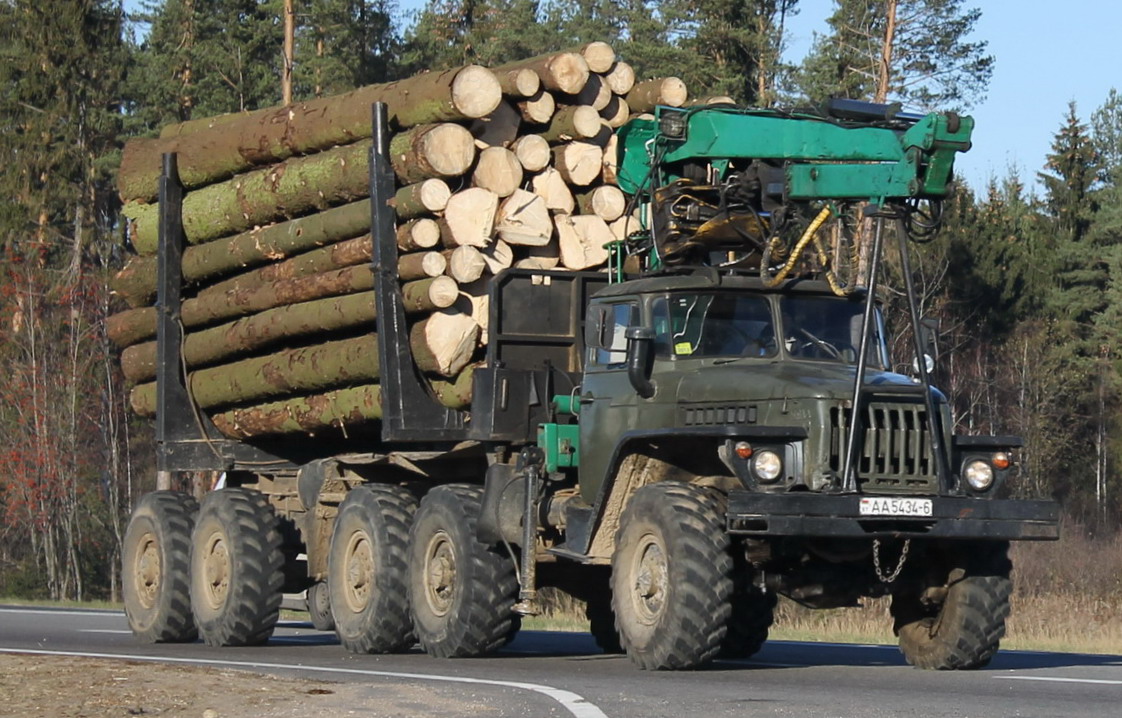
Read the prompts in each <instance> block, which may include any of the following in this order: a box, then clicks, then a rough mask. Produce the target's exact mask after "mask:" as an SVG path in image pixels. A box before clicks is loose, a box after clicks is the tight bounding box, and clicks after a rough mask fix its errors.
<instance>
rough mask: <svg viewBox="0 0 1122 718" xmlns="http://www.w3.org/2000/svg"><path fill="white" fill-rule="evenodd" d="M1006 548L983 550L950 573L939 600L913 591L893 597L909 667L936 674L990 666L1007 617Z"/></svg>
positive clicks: (1010, 587) (897, 627)
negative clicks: (926, 598) (940, 671)
mask: <svg viewBox="0 0 1122 718" xmlns="http://www.w3.org/2000/svg"><path fill="white" fill-rule="evenodd" d="M1006 551H1007V545H1005V544H1001V545H999V547H998V548H997V549H987V548H985V547H984V548H982V549H980V550H977V552H976V553H974V555H973V556H972V559H971V561H970V562H969V564H970V565H968V566H966V567H965V568H958V569H955V570H953V571H951V573H950V579H949V582H948V585H947V587H946V591H945V595H944V596H943V598H942V600H941V601H938V602H936V601H932V600H927V601H924V600H921V597H920V594H917V593H914V592H908V593H899V594H895V595H893V597H892V608H891V610H892V617H893V619H894V624H895V625H894V630H895V632H896V634H897V635H898V636H899V639H900V651H901V652H902V653H903V654H904V658H905V659H906V660H907V661H908V663H910V664H912V665H913V666H916V667H917V668H925V669H932V670H969V669H974V668H982V667H984V666H986V665H987V664H988V663H989V662H990V659H992V658H993V656H994V654H996V653H997V650H998V647H999V645H1000V643H1001V638H1002V637H1003V636H1004V635H1005V619H1006V618H1008V616H1009V596H1010V594H1011V593H1012V591H1013V584H1012V582H1011V581H1010V580H1009V573H1010V569H1011V564H1010V563H1009V560H1008V558H1007V557H1006Z"/></svg>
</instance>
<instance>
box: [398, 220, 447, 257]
mask: <svg viewBox="0 0 1122 718" xmlns="http://www.w3.org/2000/svg"><path fill="white" fill-rule="evenodd" d="M396 241H397V248H398V249H400V250H401V251H402V252H415V251H416V250H418V249H430V248H432V247H435V246H436V245H438V244H440V225H439V224H437V223H436V220H435V219H429V218H428V217H419V218H417V219H411V220H409V221H407V222H406V223H405V224H401V225H398V227H397V240H396Z"/></svg>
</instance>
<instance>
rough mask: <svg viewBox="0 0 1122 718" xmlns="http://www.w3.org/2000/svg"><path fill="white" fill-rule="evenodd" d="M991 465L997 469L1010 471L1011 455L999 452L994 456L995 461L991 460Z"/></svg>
mask: <svg viewBox="0 0 1122 718" xmlns="http://www.w3.org/2000/svg"><path fill="white" fill-rule="evenodd" d="M990 463H991V464H993V466H994V468H995V469H1008V468H1009V454H1006V453H1005V452H1004V451H999V452H997V453H996V454H994V455H993V459H991V460H990Z"/></svg>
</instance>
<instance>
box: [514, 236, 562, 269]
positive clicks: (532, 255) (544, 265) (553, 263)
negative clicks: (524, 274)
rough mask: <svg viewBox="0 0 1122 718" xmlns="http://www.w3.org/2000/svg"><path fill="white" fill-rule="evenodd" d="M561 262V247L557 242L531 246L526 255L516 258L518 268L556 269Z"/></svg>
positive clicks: (515, 264) (515, 263)
mask: <svg viewBox="0 0 1122 718" xmlns="http://www.w3.org/2000/svg"><path fill="white" fill-rule="evenodd" d="M560 262H561V254H560V249H558V247H557V243H556V242H550V243H549V244H547V245H545V246H542V247H529V248H528V252H527V253H526V256H525V257H523V258H522V259H519V260H516V261H515V262H514V266H515V267H517V268H518V269H554V268H556V267H557V265H558V264H559V263H560Z"/></svg>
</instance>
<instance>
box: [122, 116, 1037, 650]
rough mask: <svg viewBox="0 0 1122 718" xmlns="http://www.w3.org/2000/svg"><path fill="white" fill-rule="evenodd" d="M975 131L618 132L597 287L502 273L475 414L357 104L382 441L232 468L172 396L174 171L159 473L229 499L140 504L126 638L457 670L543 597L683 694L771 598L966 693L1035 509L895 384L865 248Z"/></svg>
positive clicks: (923, 196)
mask: <svg viewBox="0 0 1122 718" xmlns="http://www.w3.org/2000/svg"><path fill="white" fill-rule="evenodd" d="M971 128H972V122H971V120H970V118H968V117H958V116H955V115H945V114H932V115H926V116H922V117H921V116H909V115H903V114H899V113H894V112H893V111H892V108H885V107H883V106H874V105H867V104H863V103H847V104H837V105H835V106H834V107H833V108H832V110H831V112H830V113H826V114H823V115H821V116H814V115H791V114H782V113H778V112H772V111H759V110H744V109H737V108H732V107H724V106H706V107H695V108H688V109H685V110H671V109H668V108H660V110H659V111H658V113H657V116H656V118H655V119H647V120H633V121H632V122H631V123H629V124H628V125H626V126H625V127H624V128H623V129H622V130H621V131H620V157H619V159H620V165H619V166H620V178H619V182H620V185H621V187H623V188H624V189H625V191H627V192H629V193H630V194H631V195H632V196H633V197H634V198H635V199H634V207H635V208H637V209H638V211H639V214H640V215H641V221H640V229H639V230H638V231H637V232H635V233H633V234H632V235H631V236H630V237H629V238H628V239H627V240H626V241H623V242H621V243H619V245H618V246H616V247H614V248H613V260H612V267H611V268H610V270H609V271H608V272H595V273H587V272H586V273H577V272H556V271H526V270H508V271H506V272H505V273H503V274H501V275H500V276H499V277H497V278H496V279H495V280H494V281H493V282H492V287H491V316H490V341H489V343H488V346H487V350H486V351H487V355H486V359H485V361H484V363H483V364H482V365H481V366H480V368H478V369H477V370H476V372H475V375H474V391H473V395H472V404H471V410H470V411H456V410H451V409H446V408H444V407H443V406H440V405H438V404H437V403H436V402H434V401H433V400H432V398H431V396H430V393H429V392H430V390H429V388H428V386H427V383H426V381H425V379H424V377H422V376H420V375H419V374H418V373H417V371H416V370H415V368H414V365H413V362H412V358H411V356H410V345H409V342H408V331H409V327H408V324H407V323H406V320H405V315H404V312H403V310H402V300H401V293H400V290H399V287H398V282H397V281H396V278H395V276H394V272H395V269H394V268H395V267H396V266H397V263H396V253H397V247H396V245H395V242H394V239H393V235H394V227H393V218H392V215H391V214H390V213H389V212H388V211H387V209H386V201H387V199H388V198H390V197H392V196H393V191H394V188H393V176H392V171H391V170H390V169H389V167H388V161H387V157H386V145H387V130H386V126H385V120H384V116H383V115H382V114H380V113H379V111H378V108H377V107H376V108H375V142H374V150H373V156H372V165H371V167H372V171H371V196H372V198H373V199H374V201H373V202H372V206H373V210H372V213H373V216H372V229H373V234H374V237H375V252H374V253H375V256H374V262H373V266H372V268H371V269H372V271H373V272H374V273H375V275H376V283H375V298H376V302H377V316H378V341H377V346H372V347H371V352H372V353H373V354H376V356H377V358H378V361H379V364H380V373H381V387H382V389H381V391H382V395H381V401H382V419H381V421H380V423H379V424H378V425H376V426H375V427H374V431H372V432H367V433H361V432H358V433H352V434H351V435H349V436H346V435H339V436H330V437H327V436H325V437H321V438H313V439H307V440H299V441H297V440H294V439H291V438H287V439H279V440H277V441H275V442H268V441H255V442H253V443H249V442H236V441H230V440H225V439H219V438H213V437H214V436H215V435H216V434H215V433H214V432H213V429H211V428H208V426H207V422H206V420H205V417H203V416H201V415H200V413H199V412H197V411H195V410H194V409H193V408H192V405H191V399H190V396H189V394H188V392H187V390H186V389H185V385H184V381H183V377H182V372H181V369H180V367H181V362H180V361H179V358H178V352H179V347H178V342H179V333H178V329H177V325H176V316H175V313H176V307H177V303H178V301H179V297H178V292H179V287H180V286H181V284H182V282H181V279H180V277H179V276H178V269H177V267H178V262H179V256H178V252H179V250H180V248H181V242H182V239H181V229H180V228H179V226H178V224H177V222H178V215H177V212H178V203H179V202H180V195H179V194H177V193H178V191H179V190H178V187H177V184H176V180H175V172H174V169H175V168H174V158H173V157H168V158H166V169H165V177H164V179H163V180H162V191H161V211H162V213H163V215H162V222H161V247H160V262H161V278H160V292H161V299H160V307H161V318H160V326H159V329H160V331H159V347H160V368H159V371H160V375H159V377H158V381H159V388H160V407H159V413H158V418H157V440H158V461H159V469H160V471H161V472H163V473H162V475H163V476H165V477H166V476H170V475H173V474H175V473H176V472H186V471H199V470H209V471H216V472H223V476H224V487H223V488H220V489H217V490H214V491H211V492H209V493H207V495H206V496H205V497H204V498H203V500H202V502H201V505H199V504H197V503H196V502H195V499H193V498H191V497H190V496H188V495H186V494H183V493H179V492H173V491H169V490H160V491H156V492H154V493H151V494H148V495H147V496H146V497H145V498H144V499H143V500H142V501H141V502H140V504H139V505H138V506H137V508H136V510H135V512H134V515H133V518H132V522H131V524H130V527H129V531H128V535H127V537H126V550H125V557H124V588H125V597H126V612H127V614H128V617H129V622H130V625H131V627H132V629H133V631H134V632H135V633H136V635H138V636H139V637H141V638H142V639H145V640H149V641H191V640H195V639H196V638H197V637H199V636H201V637H202V638H203V639H204V640H205V642H206V643H207V644H210V645H246V644H257V643H262V642H265V641H267V640H268V638H269V636H270V635H271V633H272V631H273V627H274V624H275V623H276V620H277V616H278V609H279V606H280V602H281V596H282V592H284V591H289V592H294V591H303V590H307V591H308V602H309V609H310V611H311V613H312V616H313V621H314V622H315V623H316V625H317V626H321V627H330V626H333V627H334V630H335V631H336V633H337V634H338V636H339V639H340V641H341V642H342V644H343V645H344V646H345V647H346V648H347V649H348V650H351V651H353V652H358V653H381V652H393V651H399V650H404V649H407V648H409V647H411V646H412V645H414V643H415V642H419V643H420V645H421V647H422V648H423V649H424V650H425V651H427V652H428V653H430V654H432V655H435V656H441V657H461V656H478V655H483V654H486V653H489V652H492V651H495V650H497V649H499V648H501V647H502V646H503V645H505V644H506V643H507V642H508V641H509V640H510V639H511V638H512V637H513V636H514V634H515V632H516V631H517V630H518V627H519V625H520V620H521V616H523V615H528V614H534V613H536V612H538V610H539V599H538V594H537V591H538V589H539V588H540V587H543V586H554V587H557V588H559V589H561V590H563V591H565V592H568V593H570V594H572V595H573V596H575V597H577V598H579V599H581V600H583V601H585V602H586V604H587V612H588V619H589V622H590V627H591V632H592V634H593V636H594V637H595V639H596V640H597V642H598V644H599V645H600V646H601V647H602V648H604V649H605V650H607V651H625V652H626V653H627V654H628V655H629V657H630V658H631V660H632V661H633V662H635V663H636V664H637V665H638V666H640V667H642V668H646V669H689V668H695V667H699V666H703V665H705V664H707V663H709V662H710V661H712V660H714V659H715V658H718V657H747V656H750V655H752V654H753V653H755V652H756V651H757V650H758V649H759V648H760V647H761V645H762V644H763V643H764V641H765V640H766V638H767V635H768V630H769V627H770V625H771V623H772V614H773V610H774V608H775V605H776V597H777V596H778V595H785V596H788V597H790V598H792V599H794V600H795V601H797V602H799V603H801V604H803V605H807V606H811V607H816V608H829V607H839V606H851V605H855V604H856V602H857V601H858V599H859V598H861V597H868V596H886V595H887V596H891V606H892V609H891V613H892V617H893V620H894V625H893V630H894V631H895V632H896V634H897V635H898V636H899V642H900V647H901V649H902V651H903V653H904V655H905V657H906V658H907V660H908V661H909V662H911V663H913V664H915V665H917V666H921V667H924V668H939V669H958V668H974V667H978V666H982V665H985V664H986V663H987V662H988V661H989V660H990V658H991V657H992V656H993V655H994V654H995V652H996V651H997V649H998V644H999V641H1000V639H1001V637H1002V635H1003V634H1004V625H1005V619H1006V616H1007V615H1008V612H1009V596H1010V592H1011V583H1010V570H1011V564H1010V561H1009V558H1008V555H1007V550H1008V546H1009V542H1010V541H1012V540H1046V539H1054V538H1056V536H1057V510H1056V506H1055V504H1053V503H1052V502H1047V501H1035V500H1015V499H1010V498H1004V496H1005V494H1004V493H1003V487H1004V485H1005V482H1006V481H1007V479H1008V476H1009V474H1010V472H1011V471H1013V470H1014V467H1015V465H1016V450H1017V449H1018V447H1019V446H1020V444H1021V442H1020V440H1019V439H1018V438H1016V437H1011V436H960V435H956V434H954V433H953V430H952V427H953V422H952V418H951V413H950V406H949V404H948V402H947V399H946V398H945V397H944V396H943V395H942V394H941V393H940V392H939V391H938V390H937V389H935V388H933V387H931V386H930V382H929V380H928V369H927V367H926V362H924V361H917V362H916V365H915V371H914V372H913V373H914V374H916V376H905V375H903V374H900V373H896V372H894V371H893V370H892V367H893V365H892V363H891V361H890V358H889V355H888V350H887V342H886V339H885V333H886V329H885V322H884V318H883V317H882V314H881V307H880V305H879V303H878V302H877V300H876V297H877V277H878V273H879V264H880V257H881V254H882V253H883V247H882V245H883V243H884V235H885V233H884V227H885V224H886V221H888V220H893V221H895V222H896V223H897V225H898V226H897V235H898V238H899V246H900V251H901V258H902V260H903V262H904V273H905V276H906V277H907V275H908V271H909V270H908V266H907V259H908V242H907V240H908V238H909V236H910V235H913V234H915V233H916V232H917V231H919V229H921V228H922V229H924V230H930V229H931V226H930V225H931V222H928V221H926V219H925V218H927V219H930V218H931V217H932V216H933V214H931V213H929V214H927V215H924V214H921V212H920V210H919V205H918V203H919V202H920V201H930V202H933V203H937V202H938V200H940V199H942V198H943V197H944V196H945V194H946V193H947V191H948V188H947V183H948V181H949V180H950V176H951V167H952V162H953V157H954V154H955V153H956V152H958V151H963V150H965V149H967V148H968V147H969V139H970V132H971ZM863 204H867V206H868V207H869V208H870V209H868V210H866V214H867V215H868V216H871V217H872V218H873V221H874V222H875V226H876V231H875V234H874V236H873V237H872V238H870V239H869V241H870V242H871V245H872V249H871V252H870V254H869V257H870V259H869V262H870V270H869V273H868V277H869V279H868V281H867V282H866V285H865V286H863V287H861V288H855V287H853V286H852V283H850V282H848V281H847V280H846V277H845V276H844V275H845V274H846V273H845V272H844V271H843V267H842V266H841V265H842V262H840V261H838V259H837V257H840V256H841V255H842V254H844V252H842V251H839V250H838V247H837V246H836V244H837V242H838V241H839V240H837V239H836V237H835V239H833V240H828V239H827V238H826V234H827V232H826V231H825V230H824V229H822V228H823V226H824V224H825V222H826V218H827V217H828V216H830V215H835V216H836V215H838V214H840V213H843V212H844V209H845V208H846V207H847V206H849V205H858V206H860V205H863ZM808 257H809V260H810V261H809V262H808V261H807V258H808ZM808 267H809V269H808ZM811 270H813V271H811ZM907 288H908V299H909V307H910V312H909V316H908V317H907V320H908V321H910V323H911V325H912V328H913V334H914V335H915V342H914V345H915V353H916V355H917V356H923V355H924V354H925V352H926V351H927V347H926V345H925V343H924V340H923V332H922V331H921V321H920V317H919V316H918V312H917V310H916V302H915V297H914V291H913V290H912V288H911V286H910V282H908V287H907Z"/></svg>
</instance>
